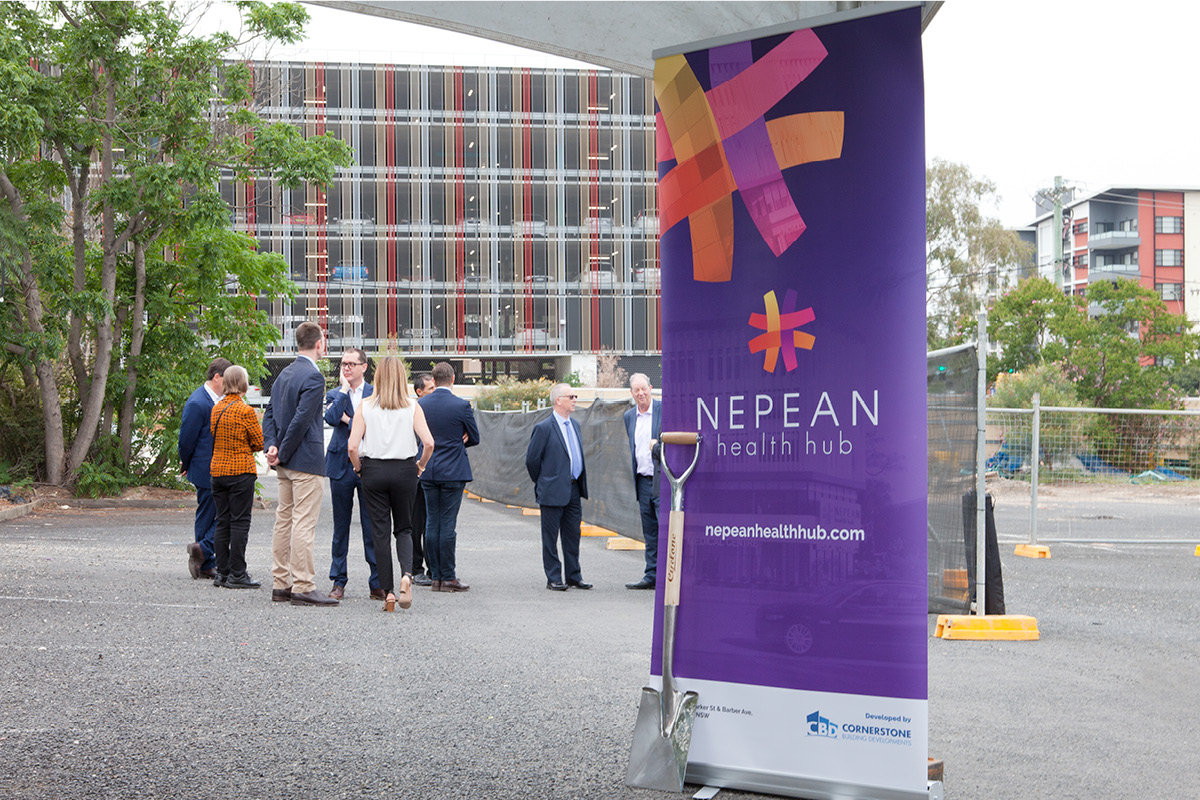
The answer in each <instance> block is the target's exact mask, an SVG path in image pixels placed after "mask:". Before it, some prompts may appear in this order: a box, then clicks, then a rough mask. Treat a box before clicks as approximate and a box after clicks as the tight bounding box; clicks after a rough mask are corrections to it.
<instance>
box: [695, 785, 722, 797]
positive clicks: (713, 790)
mask: <svg viewBox="0 0 1200 800" xmlns="http://www.w3.org/2000/svg"><path fill="white" fill-rule="evenodd" d="M720 791H721V787H720V786H705V787H704V788H703V789H701V790H700V791H698V792H696V793H695V794H694V795H692V800H712V798H714V797H716V796H717V794H718V793H719V792H720Z"/></svg>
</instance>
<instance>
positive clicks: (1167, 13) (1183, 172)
mask: <svg viewBox="0 0 1200 800" xmlns="http://www.w3.org/2000/svg"><path fill="white" fill-rule="evenodd" d="M306 8H307V9H308V12H309V14H310V15H311V17H312V20H311V22H310V23H309V26H308V34H309V35H308V40H307V41H306V42H304V43H303V44H302V45H299V46H294V47H289V48H276V49H275V51H274V52H273V53H272V56H273V57H286V58H295V59H306V60H307V59H314V60H329V61H380V62H394V63H426V64H461V65H463V66H467V65H493V66H535V67H572V66H585V65H580V64H578V63H577V62H572V61H568V60H566V59H561V58H556V57H554V56H548V55H543V54H541V53H534V52H531V51H527V50H522V49H520V48H515V47H510V46H507V45H503V44H500V43H498V42H491V41H487V40H481V39H475V38H473V37H468V36H463V35H461V34H455V33H450V32H448V31H439V30H436V29H433V28H425V27H422V26H418V25H410V24H407V23H403V22H397V21H393V20H386V19H380V18H374V17H364V16H361V15H357V14H351V13H348V12H344V11H336V10H333V9H328V8H323V7H321V6H312V5H308V6H306ZM218 20H225V21H226V22H225V23H224V24H229V22H228V21H232V20H236V16H235V15H234V14H232V13H231V12H230V11H229V9H228V8H222V7H221V5H220V4H218V5H217V6H215V7H214V9H213V11H212V12H210V14H209V15H208V20H207V22H206V24H214V23H216V22H217V21H218ZM1198 34H1200V4H1193V3H1185V2H1181V1H1177V2H1165V1H1164V0H1144V1H1143V2H1140V3H1137V4H1133V3H1129V2H1127V0H1126V1H1123V2H1117V0H1086V2H1085V0H1070V1H1068V0H949V1H948V2H946V3H945V4H944V5H943V6H942V7H941V10H940V11H938V13H937V16H936V17H935V18H934V19H933V22H932V23H931V24H930V26H929V28H928V30H926V32H925V35H924V37H923V38H924V50H925V90H926V98H925V101H926V156H927V158H930V159H932V158H934V157H940V158H945V159H948V160H951V161H958V162H961V163H964V164H966V165H967V166H968V167H970V168H971V170H972V171H973V172H974V173H975V174H976V175H977V176H981V177H987V178H990V179H991V180H992V181H993V182H995V183H996V185H997V189H998V193H999V195H1000V202H999V204H998V205H997V206H995V207H994V208H992V209H990V210H989V213H991V214H993V215H995V216H997V217H999V218H1000V220H1001V221H1002V222H1004V223H1005V224H1006V225H1010V226H1018V225H1024V224H1026V223H1028V222H1030V221H1031V220H1032V219H1033V200H1032V196H1033V195H1034V193H1035V192H1036V191H1037V190H1038V189H1039V188H1043V187H1049V186H1052V185H1053V184H1054V176H1055V175H1062V176H1063V178H1064V179H1065V180H1066V182H1067V183H1068V184H1069V185H1073V186H1076V187H1079V188H1080V189H1082V190H1083V191H1098V190H1100V189H1103V188H1104V187H1106V186H1110V185H1114V184H1132V185H1139V186H1155V185H1163V186H1167V185H1169V186H1186V187H1200V158H1198V157H1197V153H1196V143H1197V114H1198V111H1197V108H1198V107H1197V102H1196V99H1195V98H1196V87H1197V86H1198V85H1200V80H1198V79H1200V59H1198V58H1197V57H1196V55H1195V48H1196V46H1197V42H1196V39H1197V35H1198Z"/></svg>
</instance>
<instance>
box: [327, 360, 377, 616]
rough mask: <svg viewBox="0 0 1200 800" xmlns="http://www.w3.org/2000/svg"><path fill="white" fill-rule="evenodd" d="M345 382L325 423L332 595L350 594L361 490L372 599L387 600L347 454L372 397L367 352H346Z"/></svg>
mask: <svg viewBox="0 0 1200 800" xmlns="http://www.w3.org/2000/svg"><path fill="white" fill-rule="evenodd" d="M341 370H342V372H341V383H340V385H339V386H338V388H336V389H330V390H329V393H328V394H326V395H325V422H327V423H328V424H330V425H332V426H333V435H332V436H330V437H329V449H328V450H326V451H325V475H326V476H327V477H328V478H329V494H330V497H331V499H332V501H333V546H332V548H331V556H330V561H329V580H331V581H333V589H331V590H330V592H329V596H330V597H332V598H334V599H337V600H341V599H342V597H343V596H344V595H345V593H346V582H347V581H348V580H349V577H348V576H347V571H348V568H347V566H346V558H347V556H348V555H349V553H350V517H351V516H352V515H353V514H354V494H355V492H357V493H358V517H359V520H360V521H361V523H362V537H363V554H364V555H365V556H366V559H367V566H369V567H370V568H371V577H370V578H368V580H367V583H368V585H369V586H370V589H371V599H372V600H383V599H384V596H385V595H384V592H383V590H382V589H380V588H379V573H378V572H377V571H376V568H375V539H374V537H373V536H372V535H371V518H370V515H369V514H368V513H367V504H366V501H365V500H364V499H363V488H362V481H361V480H359V477H358V473H356V472H355V471H354V468H353V467H352V466H351V464H350V456H349V455H347V453H346V442H347V441H348V440H349V439H350V426H351V425H352V424H354V413H355V412H356V411H358V404H359V403H361V402H362V401H363V400H364V399H365V398H368V397H370V396H371V393H372V392H373V391H374V387H373V386H371V384H369V383H367V381H366V375H367V354H366V353H365V352H363V351H362V350H359V349H358V348H356V347H351V348H350V349H348V350H347V351H346V352H345V353H343V354H342V365H341Z"/></svg>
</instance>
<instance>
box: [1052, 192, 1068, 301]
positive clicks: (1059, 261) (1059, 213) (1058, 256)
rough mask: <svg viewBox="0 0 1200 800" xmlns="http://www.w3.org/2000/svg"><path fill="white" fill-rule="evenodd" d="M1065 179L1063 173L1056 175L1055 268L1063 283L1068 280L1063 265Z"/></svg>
mask: <svg viewBox="0 0 1200 800" xmlns="http://www.w3.org/2000/svg"><path fill="white" fill-rule="evenodd" d="M1062 196H1063V179H1062V175H1055V176H1054V268H1055V270H1056V271H1059V273H1060V274H1061V275H1062V281H1063V283H1066V282H1067V270H1066V268H1065V266H1064V265H1063V235H1062V229H1063V227H1062V225H1063V204H1062Z"/></svg>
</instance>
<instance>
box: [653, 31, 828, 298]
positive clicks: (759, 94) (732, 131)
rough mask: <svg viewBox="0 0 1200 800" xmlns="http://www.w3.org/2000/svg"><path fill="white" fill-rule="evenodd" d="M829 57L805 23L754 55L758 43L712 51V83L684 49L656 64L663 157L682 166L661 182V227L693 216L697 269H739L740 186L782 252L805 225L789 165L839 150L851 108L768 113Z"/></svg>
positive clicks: (701, 273) (711, 273)
mask: <svg viewBox="0 0 1200 800" xmlns="http://www.w3.org/2000/svg"><path fill="white" fill-rule="evenodd" d="M826 55H828V51H826V49H825V46H824V45H822V44H821V40H820V39H818V38H817V35H816V34H815V33H813V32H812V31H811V30H804V31H796V32H795V33H793V34H791V35H790V36H788V37H787V38H786V39H784V40H783V41H782V42H780V43H779V44H778V45H777V46H775V47H774V48H773V49H772V50H771V51H770V52H769V53H767V54H766V55H765V56H763V57H762V58H760V59H759V60H758V61H754V56H753V52H752V50H751V44H750V42H740V43H737V44H730V45H725V46H722V47H716V48H713V49H712V50H710V51H709V79H710V82H711V85H712V88H711V89H709V90H708V91H707V92H706V91H704V89H703V87H702V86H701V84H700V81H699V80H698V79H697V77H696V74H695V73H694V72H693V71H692V68H691V66H690V65H689V64H688V61H687V59H686V58H685V57H684V56H682V55H676V56H669V57H667V58H661V59H659V60H658V61H657V62H656V64H655V67H654V97H655V100H657V101H658V107H659V112H658V118H657V146H658V160H659V162H660V163H661V162H664V161H670V160H675V161H676V165H675V166H674V167H673V168H672V169H671V170H670V171H669V172H668V173H667V174H666V175H664V176H663V178H662V179H661V180H660V181H659V187H658V190H659V199H660V203H661V208H660V209H659V218H660V221H661V230H663V231H664V232H665V231H668V230H670V229H671V228H672V227H673V226H675V225H676V224H678V223H679V222H680V221H681V220H684V219H687V220H688V223H689V227H690V228H691V234H692V275H693V277H694V278H695V279H696V280H698V281H710V282H723V281H728V280H730V278H731V277H732V273H733V227H734V226H733V193H734V192H739V193H740V194H741V197H742V202H744V203H745V205H746V209H747V210H748V211H749V213H750V217H751V219H753V220H754V225H755V227H757V228H758V232H759V235H761V236H762V238H763V241H765V242H766V243H767V245H768V246H769V247H770V248H771V252H772V253H774V254H775V256H776V257H778V256H779V255H781V254H782V253H783V252H784V251H785V250H787V248H788V247H790V246H791V244H792V243H793V242H795V241H796V239H798V238H799V237H800V234H802V233H804V229H805V227H806V226H805V223H804V219H803V218H802V217H801V216H800V212H799V210H798V209H797V208H796V204H795V201H794V200H793V199H792V196H791V193H790V192H789V191H788V188H787V184H786V183H785V182H784V179H783V170H785V169H788V168H790V167H795V166H798V165H800V164H807V163H809V162H812V161H825V160H829V159H834V158H839V157H840V156H841V153H842V135H843V130H844V116H843V113H842V112H841V111H816V112H810V113H806V114H792V115H790V116H785V117H778V118H775V119H771V120H767V119H766V118H765V114H766V113H767V112H768V111H770V110H771V108H772V107H774V106H775V105H776V104H777V103H778V102H779V101H780V100H782V99H783V98H784V97H785V96H786V95H787V94H788V92H790V91H791V90H792V89H794V88H795V87H796V86H798V85H799V84H800V82H801V81H803V80H804V79H805V78H807V77H808V76H809V75H810V74H811V73H812V71H813V70H814V69H816V67H817V65H818V64H820V63H821V62H822V61H823V60H824V59H825V56H826Z"/></svg>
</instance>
